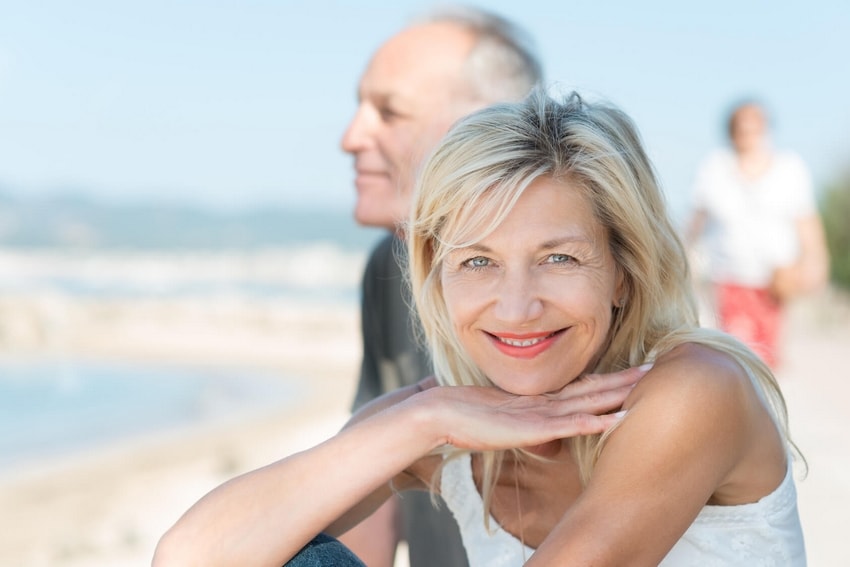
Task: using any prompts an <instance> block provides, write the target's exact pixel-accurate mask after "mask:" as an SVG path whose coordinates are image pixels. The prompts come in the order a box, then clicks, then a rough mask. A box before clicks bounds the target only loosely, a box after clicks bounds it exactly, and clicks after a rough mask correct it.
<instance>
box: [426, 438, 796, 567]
mask: <svg viewBox="0 0 850 567" xmlns="http://www.w3.org/2000/svg"><path fill="white" fill-rule="evenodd" d="M440 490H441V493H442V497H443V500H444V501H445V502H446V506H448V508H449V510H451V512H452V514H454V517H455V519H456V520H457V523H458V526H459V527H460V533H461V536H462V538H463V544H464V547H465V548H466V555H467V557H468V558H469V565H470V567H518V566H520V565H522V564H524V563H525V562H526V561H528V559H529V558H530V557H531V555H532V554H533V553H534V550H533V549H532V548H530V547H528V546H525V545H523V544H522V543H521V542H520V541H519V540H518V539H517V538H516V537H514V536H513V535H511V534H510V533H508V532H506V531H505V530H503V529H502V528H501V526H499V525H498V523H497V522H496V520H495V519H493V518H492V517H491V518H490V532H489V533H488V531H487V528H486V527H485V526H484V503H483V501H482V499H481V495H480V494H478V489H477V488H476V487H475V481H474V480H473V478H472V461H471V459H470V456H469V454H466V455H462V456H460V457H458V458H456V459H452V460H450V461H448V462H446V463H445V466H444V468H443V473H442V478H441V480H440ZM714 565H717V566H723V567H751V566H753V565H777V566H779V565H781V566H783V567H803V566H805V565H806V551H805V546H804V544H803V530H802V527H801V526H800V517H799V515H798V513H797V491H796V488H795V487H794V478H793V475H792V468H791V465H790V460H789V466H788V472H787V473H786V475H785V478H784V479H783V481H782V483H781V484H780V485H779V487H778V488H777V489H776V490H774V491H773V492H771V493H770V494H768V495H767V496H765V497H764V498H762V499H761V500H759V501H758V502H754V503H752V504H742V505H739V506H705V507H703V509H702V511H701V512H700V513H699V515H698V516H697V517H696V519H695V520H694V522H693V524H691V527H690V528H688V530H687V531H686V532H685V534H684V535H683V536H682V538H681V539H680V540H679V541H678V542H676V545H675V546H673V549H671V550H670V552H669V553H668V554H667V556H666V557H665V558H664V560H663V561H662V562H661V563H660V566H663V567H690V566H694V567H705V566H714Z"/></svg>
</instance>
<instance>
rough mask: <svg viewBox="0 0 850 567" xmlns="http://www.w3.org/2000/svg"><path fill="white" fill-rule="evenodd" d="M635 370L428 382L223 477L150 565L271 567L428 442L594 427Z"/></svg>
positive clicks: (372, 493) (469, 444) (376, 496)
mask: <svg viewBox="0 0 850 567" xmlns="http://www.w3.org/2000/svg"><path fill="white" fill-rule="evenodd" d="M644 373H645V371H644V370H641V369H637V368H635V369H630V370H627V371H624V372H620V373H617V374H610V375H606V376H592V377H586V378H584V379H582V380H578V381H576V382H575V383H574V384H571V385H569V386H568V387H567V388H565V389H564V390H563V391H562V392H560V393H558V394H553V395H549V396H534V397H522V396H514V395H511V394H507V393H505V392H503V391H501V390H498V389H496V388H483V387H472V386H465V387H445V388H440V387H435V388H430V389H427V390H424V391H422V392H419V393H416V394H413V395H411V396H409V397H407V398H406V399H404V400H402V401H399V402H398V403H396V404H394V405H391V406H390V407H386V408H373V409H376V410H377V411H374V412H371V410H370V413H371V415H367V417H366V418H365V419H361V418H359V417H358V418H357V419H356V420H354V422H353V423H352V425H350V426H348V427H346V428H345V429H343V430H342V431H340V432H339V433H338V434H337V435H335V436H334V437H332V438H331V439H329V440H327V441H325V442H324V443H322V444H320V445H317V446H316V447H313V448H312V449H309V450H306V451H303V452H301V453H297V454H295V455H292V456H290V457H287V458H285V459H282V460H280V461H277V462H275V463H273V464H270V465H268V466H266V467H263V468H261V469H258V470H255V471H252V472H249V473H247V474H244V475H241V476H239V477H236V478H234V479H233V480H230V481H228V482H226V483H224V484H223V485H221V486H219V487H218V488H216V489H214V490H213V491H211V492H210V493H209V494H207V495H206V496H204V497H203V498H202V499H201V500H200V501H198V502H197V503H196V504H195V505H194V506H193V507H192V508H190V509H189V511H188V512H186V513H185V514H184V515H183V517H181V518H180V519H179V520H178V522H177V523H176V524H175V526H174V527H173V528H171V529H170V530H169V531H168V532H167V533H166V534H165V535H164V536H163V538H162V540H161V541H160V543H159V545H158V547H157V550H156V554H155V557H154V565H155V566H156V567H164V566H171V565H179V566H180V567H189V566H192V565H203V566H204V567H213V566H217V565H222V566H223V565H228V566H229V565H239V566H244V565H252V566H263V565H268V566H269V567H272V566H274V567H279V566H280V565H282V564H283V563H285V562H286V561H288V560H289V559H290V558H291V557H292V556H293V555H294V554H295V553H297V552H298V551H299V550H300V549H301V547H302V546H303V545H304V544H306V543H307V542H308V541H309V540H310V539H311V538H313V537H314V536H315V535H316V534H317V533H318V532H320V531H322V530H325V529H326V528H328V526H330V525H332V524H333V525H334V526H335V528H334V530H332V531H333V533H339V531H340V530H344V529H346V528H347V527H348V526H350V525H353V523H356V522H357V521H359V520H360V519H362V518H363V517H364V514H367V513H368V512H369V511H371V510H372V509H374V508H375V507H376V506H377V505H378V504H380V503H381V502H382V501H383V500H385V499H386V498H387V497H388V496H389V495H390V494H391V488H390V485H389V484H388V482H389V481H390V480H391V479H393V481H394V483H397V484H398V485H400V486H398V485H397V486H396V487H397V488H405V487H406V486H407V485H410V484H412V483H415V482H418V479H421V478H427V475H426V474H425V473H424V472H422V473H421V474H419V475H418V477H416V476H412V475H410V474H407V473H406V472H405V471H406V470H408V469H409V468H410V467H411V466H412V465H414V463H416V462H417V461H419V460H420V458H421V457H423V456H425V455H427V454H429V453H431V452H432V451H433V450H434V449H436V448H437V447H440V446H442V445H445V444H454V445H456V446H458V447H462V448H468V449H473V450H486V449H505V448H512V447H525V446H532V445H537V444H540V443H545V442H547V441H550V440H552V439H558V438H564V437H571V436H574V435H583V434H590V433H598V432H601V431H604V430H605V429H607V428H608V427H610V426H611V425H612V424H614V423H616V422H617V420H618V417H616V416H613V415H595V414H599V413H603V412H606V411H611V410H614V409H617V408H619V407H620V406H621V404H622V403H623V400H624V399H625V398H626V396H627V395H628V393H629V392H630V391H631V388H632V385H633V384H634V383H635V382H636V381H637V380H638V379H640V378H641V377H642V376H643V374H644Z"/></svg>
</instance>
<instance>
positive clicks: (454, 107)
mask: <svg viewBox="0 0 850 567" xmlns="http://www.w3.org/2000/svg"><path fill="white" fill-rule="evenodd" d="M527 42H528V40H527V38H526V37H525V35H524V33H523V32H522V31H521V30H519V29H518V28H517V27H516V26H515V25H513V24H512V23H510V22H508V21H506V20H504V19H502V18H501V17H498V16H495V15H492V14H489V13H486V12H482V11H478V10H468V9H464V10H454V11H451V12H444V13H440V14H435V15H433V16H431V17H429V18H428V19H426V20H423V21H420V22H417V23H415V24H413V25H412V26H410V27H408V28H406V29H404V30H402V31H401V32H400V33H398V34H397V35H395V36H393V37H392V38H390V39H389V40H388V41H387V42H386V43H384V44H383V45H382V46H381V47H380V48H379V49H378V51H377V52H376V53H375V55H374V56H373V57H372V60H371V61H370V62H369V65H368V66H367V68H366V71H365V72H364V73H363V76H362V77H361V80H360V85H359V88H358V99H359V105H358V108H357V112H356V113H355V115H354V117H353V119H352V121H351V123H350V124H349V126H348V129H347V130H346V132H345V134H344V135H343V138H342V149H343V150H344V151H346V152H347V153H350V154H351V155H353V156H354V167H355V171H356V176H357V177H356V182H355V185H356V188H357V204H356V208H355V212H354V216H355V219H356V220H357V222H358V223H360V224H362V225H367V226H377V227H384V228H387V229H391V230H392V229H394V228H395V226H396V224H397V223H398V222H399V221H401V220H403V219H404V218H405V217H406V216H407V212H408V208H409V202H410V192H411V188H412V186H413V178H414V176H415V171H416V169H417V168H418V166H419V163H420V162H421V160H422V158H423V157H425V156H426V155H427V154H428V153H429V152H430V151H431V149H432V148H433V146H434V145H435V144H436V143H437V141H439V140H440V138H441V137H442V136H443V134H445V132H446V131H447V130H448V128H449V127H450V126H451V125H452V124H453V123H454V122H455V121H456V120H457V119H458V118H460V117H462V116H464V115H466V114H468V113H469V112H471V111H473V110H476V109H478V108H481V107H483V106H486V105H488V104H491V103H494V102H500V101H505V100H517V99H520V98H522V97H524V96H525V95H526V94H527V93H528V92H529V91H530V90H531V88H532V87H533V86H534V85H535V84H537V83H539V82H540V81H541V68H540V64H539V62H538V61H537V59H536V57H535V56H534V55H533V53H532V51H531V50H530V48H529V47H528V45H527Z"/></svg>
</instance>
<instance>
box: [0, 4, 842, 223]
mask: <svg viewBox="0 0 850 567" xmlns="http://www.w3.org/2000/svg"><path fill="white" fill-rule="evenodd" d="M472 4H473V5H476V3H475V2H472ZM433 5H434V4H433V3H431V2H423V1H416V0H385V1H378V0H358V1H350V2H343V1H341V0H337V1H329V0H299V1H295V0H289V1H286V0H278V1H272V0H266V1H259V0H239V1H237V0H230V1H224V0H145V1H134V0H125V1H121V2H116V1H114V0H102V1H97V0H75V1H74V2H66V1H62V0H43V1H31V2H21V1H12V0H0V191H5V192H10V193H13V194H14V193H18V194H30V195H35V194H45V193H61V192H78V193H85V194H91V195H94V196H97V197H100V198H106V199H109V200H110V201H113V202H127V201H130V202H133V201H142V200H148V201H149V200H163V201H169V202H174V201H177V202H190V203H196V204H200V205H203V206H208V207H212V208H224V209H228V208H234V207H236V208H251V207H261V206H267V205H285V206H287V207H290V206H291V207H293V208H295V207H305V206H309V207H325V208H333V209H342V210H345V209H350V208H351V207H352V205H353V203H354V191H353V186H352V180H353V174H352V171H351V158H350V157H348V156H346V155H345V154H344V153H343V152H342V151H341V150H340V148H339V139H340V136H341V134H342V132H343V130H344V129H345V127H346V125H347V123H348V121H349V119H350V118H351V116H352V114H353V113H354V109H355V103H356V84H357V80H358V77H359V75H360V73H361V72H362V70H363V69H364V67H365V65H366V63H367V61H368V59H369V57H370V56H371V54H372V53H373V52H374V50H375V49H376V48H377V47H378V45H380V43H381V42H382V41H383V40H385V39H386V38H387V37H389V36H390V35H392V34H393V33H395V32H396V31H397V30H399V29H400V28H401V27H403V26H404V25H405V24H406V23H408V22H409V21H410V19H411V18H413V17H415V16H417V15H419V14H421V13H422V12H424V11H427V9H428V8H429V7H432V6H433ZM477 5H480V6H485V5H486V7H487V8H489V9H491V10H494V11H496V12H498V13H501V14H503V15H505V16H507V17H509V18H511V19H513V20H514V21H516V22H517V23H519V24H520V25H521V26H523V27H524V28H526V29H527V30H528V31H529V32H530V34H531V35H532V36H533V37H534V38H535V41H536V45H537V50H538V53H539V55H540V57H541V59H542V61H543V64H544V67H545V69H546V78H547V82H548V83H549V84H550V85H555V86H557V88H559V89H576V90H578V91H579V92H581V93H584V94H585V95H586V96H588V97H591V98H604V99H606V100H608V101H610V102H613V103H615V104H617V105H619V106H620V107H621V108H623V109H624V110H625V111H626V112H628V113H629V114H630V115H631V116H632V117H633V118H634V120H635V121H636V123H637V125H638V127H639V129H640V131H641V134H642V136H643V138H644V141H645V143H646V146H647V149H648V151H649V154H650V156H651V158H652V159H653V161H654V163H655V166H656V169H657V171H658V174H659V176H660V178H661V181H662V184H663V186H664V188H665V191H666V192H667V195H668V198H669V200H670V203H671V205H672V208H673V211H674V213H676V214H680V213H681V211H684V210H686V208H687V203H688V200H687V199H688V195H689V191H690V186H691V183H692V181H693V172H694V169H695V168H696V166H697V165H698V163H699V160H700V159H701V158H702V157H703V156H704V155H705V153H707V152H708V151H710V150H711V149H712V148H714V147H716V146H717V145H720V144H723V143H725V138H724V131H723V117H724V115H725V113H726V110H727V108H728V106H729V104H730V103H732V102H733V101H735V100H737V99H740V98H742V97H757V98H759V99H761V100H763V101H764V102H765V103H766V104H767V106H768V108H769V109H770V112H771V115H772V117H773V127H774V140H775V145H776V146H778V147H784V148H790V149H794V150H796V151H798V152H799V153H800V154H801V155H802V156H803V158H804V159H805V160H806V161H807V162H808V164H809V166H810V168H811V170H812V173H813V176H814V179H815V182H816V186H817V187H818V189H819V190H820V189H821V188H822V187H823V186H825V185H828V184H829V183H830V182H833V181H834V180H835V179H836V178H837V177H838V175H839V174H840V173H841V172H842V171H845V170H847V169H848V164H850V63H848V56H850V33H848V28H850V2H847V1H846V0H810V1H808V2H796V1H795V2H791V1H782V0H747V1H743V2H742V1H740V0H715V1H713V2H703V3H692V2H679V1H672V0H671V1H662V0H644V1H643V2H634V1H631V0H618V1H605V0H598V1H589V0H584V1H578V0H559V1H557V2H554V1H550V0H523V1H513V2H509V1H506V0H504V1H489V2H486V4H484V3H480V4H477Z"/></svg>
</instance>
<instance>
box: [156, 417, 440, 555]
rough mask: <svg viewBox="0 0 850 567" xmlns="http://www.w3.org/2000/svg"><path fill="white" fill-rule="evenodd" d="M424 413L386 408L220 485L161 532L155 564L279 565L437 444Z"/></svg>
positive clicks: (431, 421) (387, 489) (387, 490)
mask: <svg viewBox="0 0 850 567" xmlns="http://www.w3.org/2000/svg"><path fill="white" fill-rule="evenodd" d="M425 406H427V404H425ZM426 413H427V409H425V408H424V406H423V404H415V403H411V404H401V405H400V406H397V407H393V408H389V409H387V410H385V411H383V412H380V413H379V414H376V415H374V416H371V417H370V418H368V419H366V420H364V421H362V422H360V423H358V424H356V425H354V426H352V427H350V428H347V429H345V430H343V431H342V432H340V433H339V434H337V435H336V436H334V437H333V438H331V439H329V440H328V441H326V442H324V443H322V444H320V445H317V446H316V447H313V448H312V449H309V450H307V451H304V452H301V453H297V454H295V455H292V456H290V457H287V458H285V459H282V460H280V461H277V462H275V463H272V464H270V465H268V466H266V467H263V468H260V469H257V470H255V471H252V472H249V473H246V474H244V475H241V476H239V477H236V478H234V479H232V480H230V481H228V482H226V483H224V484H222V485H221V486H219V487H217V488H216V489H214V490H212V491H211V492H210V493H208V494H207V495H206V496H204V497H203V498H202V499H201V500H200V501H198V502H197V503H196V504H195V505H194V506H193V507H192V508H190V509H189V511H187V512H186V513H185V514H184V515H183V517H181V518H180V520H178V522H177V523H176V524H175V525H174V527H172V528H171V529H170V530H169V531H168V532H167V533H166V534H165V536H163V538H162V540H161V541H160V543H159V545H158V546H157V551H156V554H155V557H154V565H155V567H166V566H172V565H179V566H181V567H188V566H190V565H203V566H204V567H210V566H216V565H222V566H224V565H239V566H244V565H269V566H277V567H279V566H280V565H282V564H283V563H285V562H286V561H288V560H289V558H291V557H292V556H293V555H294V554H295V553H297V552H298V550H299V549H301V547H303V545H304V544H306V543H307V542H308V541H309V540H310V539H311V538H312V537H313V536H315V535H316V534H317V533H318V532H320V531H322V530H323V529H325V528H326V527H327V526H328V525H329V524H330V523H332V522H334V521H335V520H337V519H339V518H340V517H341V516H343V515H344V514H345V513H346V512H348V511H349V510H350V509H351V508H352V507H354V506H355V505H356V504H358V503H359V502H360V501H361V500H363V499H365V498H366V497H367V496H369V495H370V494H371V493H373V492H374V491H376V490H379V489H381V487H382V485H387V484H388V481H389V480H390V479H391V478H393V477H394V476H395V475H397V474H398V473H400V472H401V471H403V470H404V469H405V468H407V467H408V466H409V465H410V464H411V463H413V462H414V461H416V460H417V459H418V458H419V457H421V456H422V455H425V454H426V453H428V452H429V451H430V450H432V449H433V448H434V447H435V446H436V444H437V441H436V440H435V439H437V436H433V435H432V436H429V435H428V434H427V431H428V427H427V426H425V424H427V423H428V422H430V423H432V424H433V422H434V421H433V420H430V419H428V418H427V417H426V416H425V414H426ZM386 492H387V495H389V493H390V491H389V488H388V487H387V488H386ZM358 519H359V518H358Z"/></svg>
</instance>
